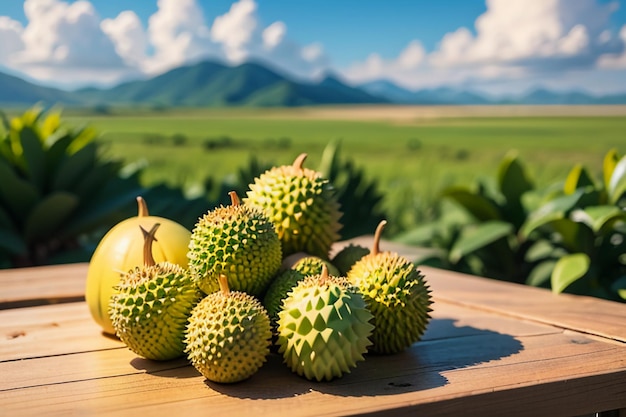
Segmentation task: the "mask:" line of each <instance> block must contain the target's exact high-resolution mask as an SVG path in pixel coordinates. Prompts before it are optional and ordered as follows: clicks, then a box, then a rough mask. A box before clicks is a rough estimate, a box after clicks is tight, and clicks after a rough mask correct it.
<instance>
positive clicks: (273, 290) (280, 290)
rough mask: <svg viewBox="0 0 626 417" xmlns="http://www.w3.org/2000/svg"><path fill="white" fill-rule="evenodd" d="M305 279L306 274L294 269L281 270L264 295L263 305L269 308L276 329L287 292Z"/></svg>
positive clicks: (268, 311)
mask: <svg viewBox="0 0 626 417" xmlns="http://www.w3.org/2000/svg"><path fill="white" fill-rule="evenodd" d="M303 279H304V275H302V274H301V273H300V272H298V271H296V270H294V269H287V270H285V271H283V272H281V273H280V274H279V275H278V276H276V278H274V280H273V281H272V283H271V284H270V286H269V287H268V289H267V292H266V293H265V296H264V297H263V305H264V306H265V308H266V309H267V314H268V315H269V317H270V322H271V323H272V328H273V329H275V328H276V326H277V321H278V312H279V311H280V310H281V309H282V307H283V300H284V299H285V298H287V294H289V292H290V291H291V290H293V288H294V287H295V286H296V285H298V282H300V281H302V280H303Z"/></svg>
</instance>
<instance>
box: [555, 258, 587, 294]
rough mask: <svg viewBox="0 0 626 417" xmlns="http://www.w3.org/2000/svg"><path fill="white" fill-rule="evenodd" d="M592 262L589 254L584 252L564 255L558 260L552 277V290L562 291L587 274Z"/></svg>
mask: <svg viewBox="0 0 626 417" xmlns="http://www.w3.org/2000/svg"><path fill="white" fill-rule="evenodd" d="M590 263H591V260H590V259H589V256H587V255H586V254H584V253H574V254H571V255H566V256H563V257H562V258H561V259H559V260H558V261H557V263H556V265H555V266H554V270H553V271H552V275H551V277H550V282H551V285H552V291H553V292H555V293H562V292H563V291H564V290H565V289H566V288H567V287H569V286H570V285H571V284H572V283H574V282H575V281H577V280H579V279H580V278H582V277H583V276H585V274H586V273H587V271H588V270H589V265H590Z"/></svg>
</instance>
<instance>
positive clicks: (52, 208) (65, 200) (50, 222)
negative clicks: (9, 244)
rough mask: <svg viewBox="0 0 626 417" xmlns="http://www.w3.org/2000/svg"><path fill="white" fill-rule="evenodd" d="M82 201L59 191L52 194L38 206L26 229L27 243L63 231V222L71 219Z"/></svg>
mask: <svg viewBox="0 0 626 417" xmlns="http://www.w3.org/2000/svg"><path fill="white" fill-rule="evenodd" d="M79 202H80V200H79V198H78V197H76V196H75V195H74V194H71V193H68V192H64V191H59V192H55V193H52V194H50V195H49V196H47V197H46V198H44V199H43V200H41V202H39V204H37V205H36V206H35V207H34V208H33V210H32V211H31V213H30V214H29V216H28V218H27V219H26V223H25V227H24V238H25V240H26V241H27V242H34V241H35V240H37V239H41V238H47V237H49V236H51V235H53V234H54V233H55V232H57V231H58V230H60V229H61V227H62V225H63V222H64V221H65V220H66V219H67V218H69V217H70V215H71V214H72V213H73V211H74V209H75V208H76V207H77V206H78V204H79Z"/></svg>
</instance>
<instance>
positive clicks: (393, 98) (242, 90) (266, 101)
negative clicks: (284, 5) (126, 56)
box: [0, 61, 626, 107]
mask: <svg viewBox="0 0 626 417" xmlns="http://www.w3.org/2000/svg"><path fill="white" fill-rule="evenodd" d="M37 102H41V103H44V104H49V105H52V104H62V105H65V106H91V107H97V106H153V107H157V106H158V107H177V106H184V107H225V106H250V107H269V106H288V107H293V106H309V105H322V104H421V105H481V104H626V93H622V94H613V95H603V96H595V95H591V94H588V93H583V92H555V91H550V90H547V89H535V90H532V91H529V92H527V93H525V94H520V95H518V96H510V97H498V98H493V97H490V96H487V95H483V94H480V93H477V92H471V91H465V90H460V89H453V88H448V87H440V88H434V89H422V90H417V91H411V90H408V89H405V88H402V87H400V86H398V85H396V84H394V83H392V82H390V81H387V80H378V81H373V82H369V83H366V84H361V85H358V86H351V85H349V84H347V83H345V82H343V81H341V80H340V79H339V78H338V77H336V76H333V75H330V74H328V75H327V76H326V77H324V78H323V79H321V80H319V81H309V82H305V81H298V80H295V79H292V78H290V77H288V76H286V75H282V74H280V73H279V72H277V71H274V70H272V69H270V68H268V67H267V66H264V65H261V64H259V63H253V62H248V63H244V64H241V65H237V66H227V65H224V64H221V63H218V62H214V61H204V62H200V63H196V64H193V65H187V66H182V67H178V68H175V69H172V70H170V71H168V72H165V73H163V74H160V75H157V76H155V77H153V78H149V79H146V80H137V81H129V82H125V83H122V84H119V85H116V86H114V87H111V88H83V89H80V90H76V91H65V90H60V89H56V88H52V87H46V86H42V85H37V84H33V83H31V82H28V81H26V80H23V79H21V78H18V77H16V76H13V75H9V74H5V73H2V72H0V105H2V106H30V105H33V104H35V103H37Z"/></svg>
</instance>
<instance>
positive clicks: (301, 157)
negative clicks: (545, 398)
mask: <svg viewBox="0 0 626 417" xmlns="http://www.w3.org/2000/svg"><path fill="white" fill-rule="evenodd" d="M306 157H307V154H306V153H301V154H300V155H298V157H297V158H296V159H295V160H294V161H293V164H291V166H292V167H294V168H296V169H302V165H303V164H304V160H305V159H306Z"/></svg>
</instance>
